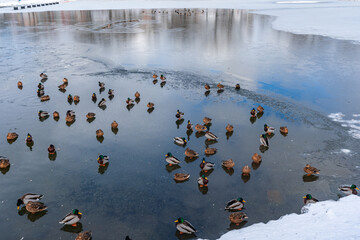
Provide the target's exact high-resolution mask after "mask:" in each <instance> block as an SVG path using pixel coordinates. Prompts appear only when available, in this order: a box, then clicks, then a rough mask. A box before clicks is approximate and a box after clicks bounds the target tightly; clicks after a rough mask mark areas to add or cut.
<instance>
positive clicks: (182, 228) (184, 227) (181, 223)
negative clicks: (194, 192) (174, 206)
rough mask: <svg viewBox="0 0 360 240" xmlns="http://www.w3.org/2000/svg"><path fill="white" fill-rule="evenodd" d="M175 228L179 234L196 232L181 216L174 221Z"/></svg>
mask: <svg viewBox="0 0 360 240" xmlns="http://www.w3.org/2000/svg"><path fill="white" fill-rule="evenodd" d="M175 222H176V229H177V230H179V232H180V234H183V233H186V234H193V233H195V232H196V229H195V228H194V226H193V225H191V223H190V222H188V221H186V220H184V219H183V218H182V217H180V218H178V219H177V220H176V221H175Z"/></svg>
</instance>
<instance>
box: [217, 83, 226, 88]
mask: <svg viewBox="0 0 360 240" xmlns="http://www.w3.org/2000/svg"><path fill="white" fill-rule="evenodd" d="M216 86H217V87H218V88H219V89H223V88H224V85H222V84H221V83H218V84H217V85H216Z"/></svg>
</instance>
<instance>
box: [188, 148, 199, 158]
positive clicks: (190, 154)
mask: <svg viewBox="0 0 360 240" xmlns="http://www.w3.org/2000/svg"><path fill="white" fill-rule="evenodd" d="M185 156H187V157H189V158H194V157H198V156H199V154H198V153H197V152H195V151H194V150H192V149H190V148H187V149H185Z"/></svg>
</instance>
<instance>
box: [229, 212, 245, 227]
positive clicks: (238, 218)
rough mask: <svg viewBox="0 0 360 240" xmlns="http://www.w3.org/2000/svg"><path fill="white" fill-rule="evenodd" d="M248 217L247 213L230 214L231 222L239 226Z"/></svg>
mask: <svg viewBox="0 0 360 240" xmlns="http://www.w3.org/2000/svg"><path fill="white" fill-rule="evenodd" d="M247 218H248V217H247V216H246V213H243V212H234V213H232V214H230V216H229V220H230V222H232V223H235V224H236V225H239V224H240V223H241V222H243V221H244V220H245V219H247Z"/></svg>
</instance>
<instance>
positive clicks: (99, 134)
mask: <svg viewBox="0 0 360 240" xmlns="http://www.w3.org/2000/svg"><path fill="white" fill-rule="evenodd" d="M96 136H97V137H102V136H104V132H103V130H101V129H98V130H96Z"/></svg>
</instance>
